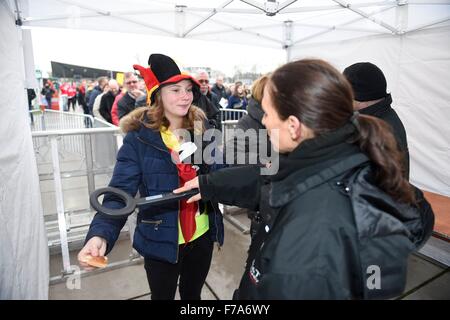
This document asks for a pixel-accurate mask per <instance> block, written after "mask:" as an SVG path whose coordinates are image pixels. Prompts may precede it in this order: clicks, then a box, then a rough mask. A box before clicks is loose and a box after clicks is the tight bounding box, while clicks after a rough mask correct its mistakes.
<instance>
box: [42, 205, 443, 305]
mask: <svg viewBox="0 0 450 320" xmlns="http://www.w3.org/2000/svg"><path fill="white" fill-rule="evenodd" d="M233 217H234V218H235V219H236V220H238V221H241V222H242V224H243V225H244V226H245V225H246V224H248V219H247V218H246V215H245V213H241V214H234V215H233ZM225 236H226V243H225V245H224V246H223V247H222V248H221V250H218V249H217V247H216V248H215V249H214V256H213V261H212V266H211V269H210V272H209V274H208V277H207V280H206V285H205V286H204V288H203V292H202V298H203V299H206V300H214V299H220V300H227V299H231V297H232V294H233V291H234V289H235V288H236V287H237V286H238V284H239V280H240V277H241V275H242V271H243V266H244V262H245V258H246V255H247V252H246V250H247V248H248V245H249V235H248V234H244V233H243V232H241V231H240V230H239V229H238V228H237V227H236V226H235V225H234V224H232V223H230V222H228V221H227V220H226V221H225ZM76 253H77V250H74V251H72V252H71V258H72V259H71V261H72V264H74V263H75V262H76ZM130 254H132V250H131V246H130V241H129V239H127V238H124V239H122V240H121V241H119V242H118V244H117V246H116V247H115V248H114V250H113V251H112V253H111V254H110V256H109V260H110V264H114V263H115V262H118V261H127V260H128V259H129V257H130ZM61 267H62V263H61V259H60V256H59V255H53V256H52V258H51V274H52V276H57V275H58V274H59V273H60V270H61ZM71 283H73V282H71V281H69V285H68V283H67V281H66V282H61V283H56V284H53V285H51V286H50V295H49V298H50V299H87V300H97V299H113V300H122V299H136V300H143V299H150V292H149V287H148V284H147V279H146V275H145V271H144V268H143V264H142V263H139V264H135V265H130V266H124V267H121V268H118V269H114V270H110V271H105V272H101V273H94V274H91V275H87V276H83V277H82V278H81V280H80V289H69V288H68V287H71ZM72 287H73V285H72ZM177 299H179V296H178V294H177ZM398 299H406V300H411V299H449V300H450V269H449V268H445V267H444V266H443V265H440V264H438V263H433V262H430V261H428V260H427V259H424V258H423V257H420V256H417V255H413V256H411V258H410V260H409V270H408V279H407V285H406V289H405V292H404V294H402V295H401V296H399V297H398Z"/></svg>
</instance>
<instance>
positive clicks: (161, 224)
mask: <svg viewBox="0 0 450 320" xmlns="http://www.w3.org/2000/svg"><path fill="white" fill-rule="evenodd" d="M136 231H137V232H138V233H140V234H141V236H142V237H143V238H144V239H146V240H148V241H156V242H174V241H176V240H177V234H176V232H178V230H177V228H176V227H174V226H171V225H168V224H167V222H166V221H165V220H163V219H143V220H141V221H140V223H138V225H137V227H136Z"/></svg>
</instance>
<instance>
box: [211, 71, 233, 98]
mask: <svg viewBox="0 0 450 320" xmlns="http://www.w3.org/2000/svg"><path fill="white" fill-rule="evenodd" d="M211 91H212V92H214V93H215V94H216V95H217V97H218V98H219V101H220V99H222V98H224V99H225V100H227V101H228V98H229V96H228V94H227V90H226V89H225V87H224V85H223V77H222V76H217V78H216V83H215V84H214V86H213V87H212V89H211Z"/></svg>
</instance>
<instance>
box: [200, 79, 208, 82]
mask: <svg viewBox="0 0 450 320" xmlns="http://www.w3.org/2000/svg"><path fill="white" fill-rule="evenodd" d="M198 82H200V83H209V80H204V79H202V80H198Z"/></svg>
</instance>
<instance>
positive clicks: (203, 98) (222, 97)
mask: <svg viewBox="0 0 450 320" xmlns="http://www.w3.org/2000/svg"><path fill="white" fill-rule="evenodd" d="M194 78H195V79H196V80H197V81H198V82H199V84H200V87H201V90H200V92H201V95H199V96H198V97H196V98H195V100H194V104H195V105H197V106H199V107H200V108H201V109H202V110H203V111H204V112H205V113H206V115H207V118H208V119H209V121H210V122H211V123H212V125H213V126H214V127H216V128H218V129H220V122H221V119H220V111H219V109H221V108H230V109H236V110H246V108H247V104H248V100H249V99H250V97H251V92H250V89H249V87H248V86H246V85H245V84H243V82H242V81H236V82H235V83H233V84H228V85H227V84H225V83H224V80H223V76H221V75H219V76H217V77H216V79H215V83H214V84H211V83H210V76H209V74H208V72H207V71H206V70H203V69H201V70H199V71H198V72H197V73H196V74H195V75H194ZM40 94H41V96H40V101H39V103H40V105H41V106H42V107H44V108H46V109H52V108H53V107H56V108H59V109H62V110H63V111H71V110H72V111H73V112H75V111H76V107H77V106H79V107H80V108H81V109H82V111H83V113H84V114H86V115H91V116H94V117H97V118H99V119H102V120H105V121H107V122H109V123H111V124H114V125H116V126H118V125H119V121H120V119H121V118H122V117H124V116H125V115H127V114H128V113H130V112H131V111H133V110H134V109H135V108H137V107H140V106H143V105H145V104H146V103H147V89H146V86H145V81H144V79H143V78H142V77H140V76H139V75H138V74H136V73H135V72H126V73H125V74H124V80H123V83H119V82H118V81H117V80H115V79H108V77H104V76H102V77H99V78H97V79H95V80H86V79H83V80H81V81H79V82H75V81H65V80H61V81H52V80H50V79H48V80H47V79H45V80H44V85H43V88H42V90H41V92H40ZM28 97H29V104H30V106H29V108H30V110H31V109H32V100H33V99H34V98H35V97H36V96H33V97H30V95H28ZM55 97H57V98H58V100H59V97H61V102H59V101H58V102H52V98H55ZM53 100H55V99H53ZM52 104H53V105H55V106H52ZM60 104H62V105H61V106H60ZM91 125H92V124H90V122H89V121H87V122H86V126H91Z"/></svg>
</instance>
